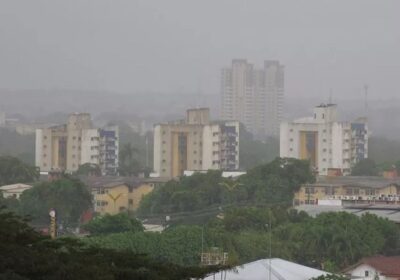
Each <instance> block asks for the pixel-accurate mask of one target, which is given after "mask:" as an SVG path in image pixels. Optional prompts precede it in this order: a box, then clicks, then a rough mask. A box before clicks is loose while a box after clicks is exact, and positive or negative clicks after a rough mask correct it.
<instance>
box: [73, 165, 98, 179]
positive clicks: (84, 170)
mask: <svg viewBox="0 0 400 280" xmlns="http://www.w3.org/2000/svg"><path fill="white" fill-rule="evenodd" d="M76 175H84V176H101V168H100V166H99V165H98V164H94V163H84V164H81V165H79V168H78V170H77V171H76Z"/></svg>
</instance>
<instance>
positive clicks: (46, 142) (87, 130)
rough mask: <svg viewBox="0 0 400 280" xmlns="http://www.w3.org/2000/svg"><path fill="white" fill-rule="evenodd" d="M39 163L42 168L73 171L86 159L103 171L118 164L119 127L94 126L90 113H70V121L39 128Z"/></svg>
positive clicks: (114, 170)
mask: <svg viewBox="0 0 400 280" xmlns="http://www.w3.org/2000/svg"><path fill="white" fill-rule="evenodd" d="M35 149H36V152H35V155H36V166H38V167H39V168H40V171H42V172H43V171H44V172H48V171H52V170H61V171H66V172H74V171H76V170H78V168H79V166H80V165H82V164H85V163H92V164H97V165H99V166H100V168H101V170H102V173H103V174H116V172H117V168H118V150H119V147H118V127H108V128H104V129H98V128H94V127H93V125H92V121H91V118H90V114H71V115H70V116H69V118H68V122H67V124H63V125H58V126H53V127H50V128H44V129H37V130H36V148H35Z"/></svg>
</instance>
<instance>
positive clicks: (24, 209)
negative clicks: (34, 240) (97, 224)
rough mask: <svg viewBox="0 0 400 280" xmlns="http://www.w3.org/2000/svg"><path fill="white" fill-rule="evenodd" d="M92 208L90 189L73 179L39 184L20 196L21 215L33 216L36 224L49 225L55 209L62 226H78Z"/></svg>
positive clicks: (67, 178) (68, 178)
mask: <svg viewBox="0 0 400 280" xmlns="http://www.w3.org/2000/svg"><path fill="white" fill-rule="evenodd" d="M91 206H92V197H91V194H90V192H89V190H88V188H87V187H86V186H85V185H84V184H83V183H82V182H81V181H79V180H77V179H74V178H71V177H64V178H62V179H59V180H56V181H52V182H41V183H38V184H36V185H35V186H34V187H33V188H31V189H29V190H26V191H24V192H23V193H22V194H21V196H20V211H21V213H22V214H23V215H29V216H31V217H32V219H33V222H35V223H47V222H48V213H49V210H50V209H52V208H54V209H56V211H57V219H58V221H59V223H60V224H63V225H64V226H69V225H76V224H77V222H78V221H79V218H80V217H81V215H82V213H83V212H84V211H86V210H88V209H89V208H90V207H91Z"/></svg>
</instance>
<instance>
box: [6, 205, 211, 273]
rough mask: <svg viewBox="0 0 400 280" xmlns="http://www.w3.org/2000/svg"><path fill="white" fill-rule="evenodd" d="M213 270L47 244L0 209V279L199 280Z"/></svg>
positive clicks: (74, 242) (72, 243)
mask: <svg viewBox="0 0 400 280" xmlns="http://www.w3.org/2000/svg"><path fill="white" fill-rule="evenodd" d="M218 269H219V268H217V267H211V268H200V267H181V266H178V265H176V264H171V263H167V262H165V261H163V262H161V261H158V260H154V259H151V258H149V257H147V256H144V255H143V254H135V253H132V252H131V251H127V250H122V251H116V250H112V249H104V248H100V247H94V246H87V244H83V243H81V242H80V240H78V239H71V238H61V239H56V240H49V239H48V238H47V237H43V236H41V235H39V234H38V233H37V232H35V231H34V229H33V228H31V227H30V226H28V225H27V223H26V220H22V219H21V218H20V217H18V216H16V215H15V214H13V213H11V212H6V211H2V210H0V279H11V280H12V279H15V280H17V279H19V280H28V279H29V280H50V279H65V280H69V279H71V280H72V279H73V280H91V279H93V280H94V279H96V280H129V279H132V280H133V279H135V280H136V279H143V280H147V279H148V280H150V279H160V280H173V279H174V280H175V279H178V280H179V279H193V278H203V277H204V276H205V275H207V274H208V273H210V272H213V271H217V270H218Z"/></svg>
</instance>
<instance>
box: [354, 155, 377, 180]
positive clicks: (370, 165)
mask: <svg viewBox="0 0 400 280" xmlns="http://www.w3.org/2000/svg"><path fill="white" fill-rule="evenodd" d="M351 175H353V176H378V175H379V170H378V167H377V166H376V163H375V161H374V160H372V159H369V158H367V159H363V160H361V161H359V162H358V163H357V164H356V165H354V166H353V168H352V170H351Z"/></svg>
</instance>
